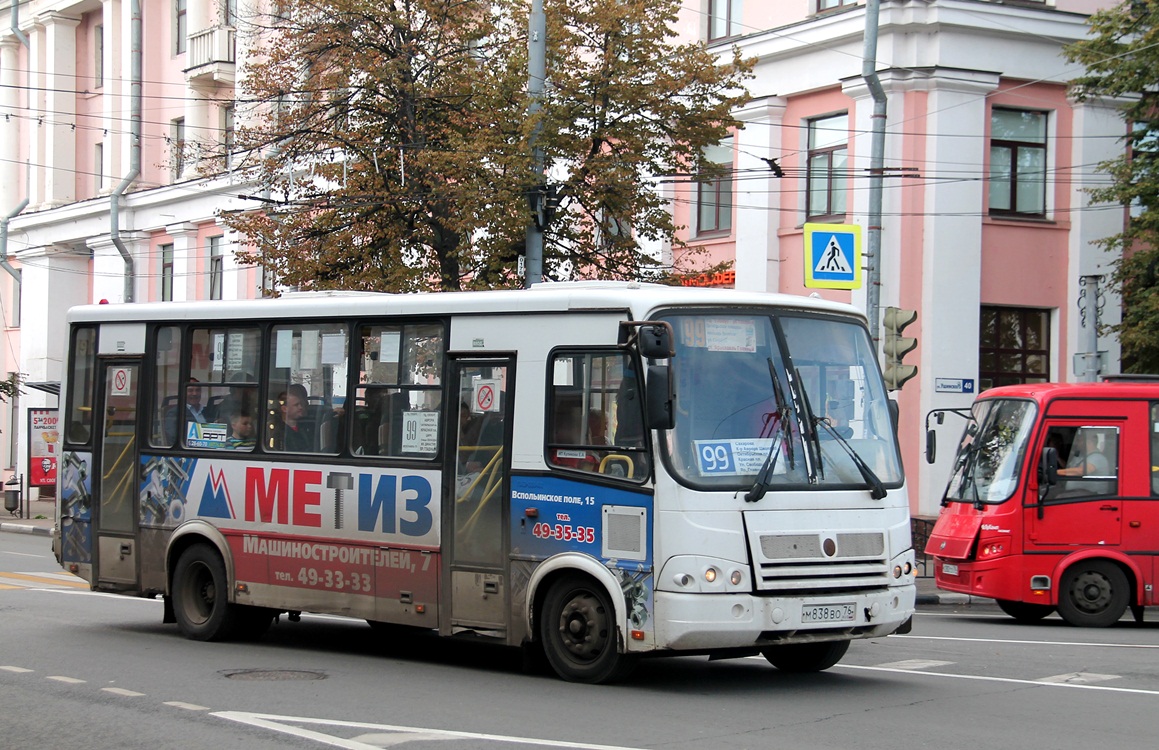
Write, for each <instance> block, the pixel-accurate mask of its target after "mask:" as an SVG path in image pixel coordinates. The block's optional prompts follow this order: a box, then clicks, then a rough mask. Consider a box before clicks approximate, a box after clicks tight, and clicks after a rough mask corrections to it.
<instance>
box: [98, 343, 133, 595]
mask: <svg viewBox="0 0 1159 750" xmlns="http://www.w3.org/2000/svg"><path fill="white" fill-rule="evenodd" d="M140 374H141V368H140V363H139V362H138V361H136V360H118V361H105V362H104V363H102V369H101V377H102V379H103V383H102V385H101V388H100V394H101V395H100V398H101V402H100V403H99V404H97V409H98V411H97V414H98V415H99V416H98V419H97V420H94V422H96V423H97V424H98V425H99V427H100V431H99V432H98V433H97V435H98V437H97V443H96V445H95V446H94V450H95V451H96V452H97V455H98V456H100V459H99V461H98V462H97V465H98V466H99V467H100V472H99V475H98V476H97V477H96V482H95V484H96V488H95V489H96V493H95V494H96V506H97V513H96V519H95V520H96V536H97V545H96V547H97V549H96V552H97V554H96V566H97V580H98V581H99V582H100V583H107V584H120V585H127V586H133V585H136V583H137V539H136V536H137V497H138V495H139V491H140V488H139V484H140V479H139V477H140V471H139V463H140V462H139V461H138V458H137V450H138V445H137V416H138V411H137V408H138V400H137V397H138V394H139V392H140V390H141V389H140Z"/></svg>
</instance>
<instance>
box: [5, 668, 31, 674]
mask: <svg viewBox="0 0 1159 750" xmlns="http://www.w3.org/2000/svg"><path fill="white" fill-rule="evenodd" d="M0 669H3V670H4V671H5V672H15V673H16V674H25V673H27V672H31V671H32V670H31V669H25V668H24V667H0Z"/></svg>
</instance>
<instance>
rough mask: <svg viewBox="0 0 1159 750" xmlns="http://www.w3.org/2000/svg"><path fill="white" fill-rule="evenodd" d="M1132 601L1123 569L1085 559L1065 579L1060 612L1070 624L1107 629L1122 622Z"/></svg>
mask: <svg viewBox="0 0 1159 750" xmlns="http://www.w3.org/2000/svg"><path fill="white" fill-rule="evenodd" d="M1130 599H1131V589H1130V584H1128V583H1127V576H1126V575H1125V574H1124V573H1123V570H1122V568H1120V567H1119V566H1118V565H1115V564H1114V563H1111V562H1107V561H1106V560H1082V561H1080V562H1077V563H1075V564H1074V565H1072V566H1071V567H1069V568H1067V571H1066V573H1064V574H1063V576H1062V581H1061V585H1060V587H1059V592H1058V613H1059V614H1060V615H1061V616H1062V619H1064V620H1066V622H1067V623H1069V624H1070V625H1075V626H1077V627H1083V628H1105V627H1107V626H1109V625H1114V624H1115V623H1116V622H1118V621H1119V618H1121V617H1122V616H1123V613H1124V612H1126V611H1127V604H1129V603H1130Z"/></svg>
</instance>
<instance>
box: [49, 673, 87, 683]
mask: <svg viewBox="0 0 1159 750" xmlns="http://www.w3.org/2000/svg"><path fill="white" fill-rule="evenodd" d="M44 679H46V680H56V681H57V682H67V683H68V684H70V685H80V684H81V683H83V682H84V680H78V679H77V678H75V677H64V676H62V675H58V674H57V675H49V676H48V677H45V678H44Z"/></svg>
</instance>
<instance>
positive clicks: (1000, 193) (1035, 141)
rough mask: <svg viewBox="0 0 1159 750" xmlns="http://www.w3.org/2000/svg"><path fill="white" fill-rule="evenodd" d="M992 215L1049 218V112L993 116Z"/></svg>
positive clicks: (1004, 112) (996, 112)
mask: <svg viewBox="0 0 1159 750" xmlns="http://www.w3.org/2000/svg"><path fill="white" fill-rule="evenodd" d="M990 214H991V215H1006V216H1039V217H1041V216H1045V215H1046V113H1045V112H1031V111H1029V110H1023V109H998V108H997V107H995V108H994V110H993V111H992V112H991V114H990Z"/></svg>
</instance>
